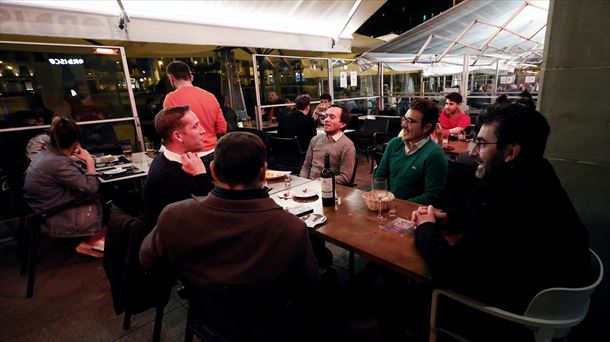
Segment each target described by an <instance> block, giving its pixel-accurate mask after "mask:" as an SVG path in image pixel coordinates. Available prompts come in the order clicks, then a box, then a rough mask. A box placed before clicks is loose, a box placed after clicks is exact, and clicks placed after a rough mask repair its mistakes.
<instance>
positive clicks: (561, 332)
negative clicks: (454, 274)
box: [430, 250, 604, 342]
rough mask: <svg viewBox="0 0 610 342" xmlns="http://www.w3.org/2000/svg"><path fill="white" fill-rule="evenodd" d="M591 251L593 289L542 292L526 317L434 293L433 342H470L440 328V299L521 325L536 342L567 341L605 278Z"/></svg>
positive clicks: (453, 295)
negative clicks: (440, 341)
mask: <svg viewBox="0 0 610 342" xmlns="http://www.w3.org/2000/svg"><path fill="white" fill-rule="evenodd" d="M589 251H590V252H591V262H592V267H593V269H594V270H597V271H598V276H597V277H596V278H595V281H594V282H593V283H592V284H591V285H589V286H585V287H581V288H562V287H553V288H548V289H545V290H542V291H540V292H539V293H538V294H536V295H535V296H534V298H533V299H532V300H531V302H530V304H529V306H528V308H527V309H526V310H525V313H524V314H523V315H518V314H515V313H512V312H508V311H505V310H502V309H498V308H496V307H493V306H489V305H485V304H484V303H481V302H478V301H476V300H474V299H471V298H468V297H465V296H462V295H460V294H458V293H455V292H452V291H448V290H442V289H436V290H434V292H432V313H431V316H430V341H432V342H434V341H436V337H437V336H436V335H437V333H439V332H441V333H444V334H447V335H449V336H451V337H453V338H455V339H458V340H460V341H467V339H465V338H463V337H461V336H458V335H457V334H455V333H454V332H451V331H448V330H446V329H444V328H443V327H442V326H440V324H439V322H438V320H437V317H438V314H439V311H440V310H439V298H440V297H446V298H448V299H449V300H450V301H454V302H457V303H458V304H461V305H465V306H467V307H470V308H472V309H475V310H478V311H480V312H482V313H485V314H488V315H492V316H495V317H498V318H501V319H504V320H507V321H510V322H515V323H518V324H522V325H524V326H526V327H527V328H529V329H530V330H531V331H532V332H533V333H534V336H535V339H536V342H547V341H551V340H552V339H554V338H563V337H565V336H566V335H567V334H568V333H569V332H570V328H572V327H573V326H576V325H577V324H579V323H580V322H581V321H582V320H583V319H584V318H585V316H586V315H587V311H588V310H589V302H590V296H591V294H592V293H593V290H595V288H596V287H597V286H598V285H599V283H600V282H601V281H602V277H603V276H604V266H603V264H602V261H601V260H600V258H599V257H598V256H597V254H595V252H593V250H589ZM497 334H498V335H499V336H500V335H501V334H502V332H501V331H498V332H497Z"/></svg>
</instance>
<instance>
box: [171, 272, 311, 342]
mask: <svg viewBox="0 0 610 342" xmlns="http://www.w3.org/2000/svg"><path fill="white" fill-rule="evenodd" d="M179 293H180V295H181V296H183V297H185V298H186V299H187V300H188V313H187V319H186V329H185V336H184V340H185V341H186V342H190V341H193V336H197V337H198V338H199V339H201V340H202V341H207V342H221V341H222V342H226V341H294V340H295V339H296V340H306V336H307V334H308V333H309V332H310V329H308V327H309V324H310V322H311V321H310V319H311V318H312V316H311V312H310V311H308V310H307V309H306V308H307V307H308V306H300V305H301V304H303V303H306V302H304V301H299V300H294V299H287V298H284V297H283V296H281V295H278V292H277V291H276V290H264V289H250V288H242V287H236V286H227V285H221V284H207V285H201V284H199V285H193V284H188V283H186V282H185V285H184V290H183V291H180V292H179Z"/></svg>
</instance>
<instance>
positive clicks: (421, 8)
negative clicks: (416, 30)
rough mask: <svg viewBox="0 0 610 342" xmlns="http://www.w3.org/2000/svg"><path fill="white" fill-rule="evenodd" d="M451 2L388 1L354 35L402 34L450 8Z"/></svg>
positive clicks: (441, 0) (432, 0)
mask: <svg viewBox="0 0 610 342" xmlns="http://www.w3.org/2000/svg"><path fill="white" fill-rule="evenodd" d="M453 2H454V1H453V0H424V1H422V0H419V1H412V0H411V1H406V0H388V1H387V2H386V3H385V4H384V5H383V6H381V8H380V9H379V10H377V12H375V14H373V16H371V17H370V18H369V20H367V21H366V22H365V23H364V24H363V25H362V26H361V27H360V29H358V31H356V33H359V34H362V35H365V36H373V37H378V36H382V35H385V34H388V33H396V34H402V33H405V32H406V31H408V30H409V29H411V28H413V27H415V26H417V25H419V24H421V23H423V22H424V21H425V20H428V19H430V18H432V17H433V16H436V15H438V14H439V13H441V12H443V11H445V10H447V9H449V8H451V6H452V5H453ZM455 2H456V3H459V2H460V1H459V0H458V1H455Z"/></svg>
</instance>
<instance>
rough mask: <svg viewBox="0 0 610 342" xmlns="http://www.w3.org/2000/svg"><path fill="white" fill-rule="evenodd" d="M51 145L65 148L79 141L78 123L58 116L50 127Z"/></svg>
mask: <svg viewBox="0 0 610 342" xmlns="http://www.w3.org/2000/svg"><path fill="white" fill-rule="evenodd" d="M50 135H51V145H52V146H55V147H56V148H58V149H66V148H69V147H71V146H72V145H74V143H75V142H77V141H80V130H79V129H78V125H76V123H75V122H74V121H73V120H72V119H68V118H66V117H63V116H60V117H59V119H57V122H56V123H55V124H54V125H53V126H52V127H51V132H50Z"/></svg>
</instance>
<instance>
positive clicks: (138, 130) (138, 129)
mask: <svg viewBox="0 0 610 342" xmlns="http://www.w3.org/2000/svg"><path fill="white" fill-rule="evenodd" d="M119 51H120V52H121V61H122V62H123V71H124V73H125V81H126V82H127V84H126V85H127V94H128V95H129V102H130V103H131V113H132V115H133V123H134V125H135V129H136V136H137V137H138V140H139V142H140V151H146V149H145V148H144V137H143V135H142V127H141V125H140V117H138V109H137V108H136V99H135V97H134V96H133V89H131V77H130V76H129V67H128V66H127V57H126V56H125V48H124V47H122V46H121V47H120V48H119Z"/></svg>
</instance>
